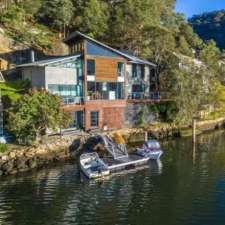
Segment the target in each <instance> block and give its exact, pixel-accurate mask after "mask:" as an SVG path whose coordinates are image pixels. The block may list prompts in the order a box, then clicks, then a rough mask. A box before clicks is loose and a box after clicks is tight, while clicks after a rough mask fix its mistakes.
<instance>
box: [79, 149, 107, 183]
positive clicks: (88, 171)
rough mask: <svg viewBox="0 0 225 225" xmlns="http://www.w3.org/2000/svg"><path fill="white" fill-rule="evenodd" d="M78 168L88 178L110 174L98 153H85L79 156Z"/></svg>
mask: <svg viewBox="0 0 225 225" xmlns="http://www.w3.org/2000/svg"><path fill="white" fill-rule="evenodd" d="M80 167H81V170H82V171H83V173H84V174H85V175H86V176H87V177H88V178H89V179H94V178H100V177H104V176H107V175H109V174H110V171H109V169H108V166H107V165H106V164H105V163H104V162H103V161H102V160H101V159H100V158H99V155H98V153H96V152H93V153H86V154H82V155H81V156H80Z"/></svg>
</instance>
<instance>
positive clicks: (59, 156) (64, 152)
mask: <svg viewBox="0 0 225 225" xmlns="http://www.w3.org/2000/svg"><path fill="white" fill-rule="evenodd" d="M86 138H87V136H83V137H74V136H65V137H62V138H60V137H59V136H57V137H55V138H52V139H51V140H48V141H46V143H43V144H40V145H39V146H38V147H18V149H16V150H12V151H10V152H7V153H0V175H8V174H16V173H19V172H25V171H28V170H31V169H34V168H40V167H42V166H44V165H46V164H49V163H51V162H57V161H61V160H68V159H71V158H74V157H75V156H76V155H77V154H79V152H80V150H81V149H82V146H83V144H84V143H85V142H86Z"/></svg>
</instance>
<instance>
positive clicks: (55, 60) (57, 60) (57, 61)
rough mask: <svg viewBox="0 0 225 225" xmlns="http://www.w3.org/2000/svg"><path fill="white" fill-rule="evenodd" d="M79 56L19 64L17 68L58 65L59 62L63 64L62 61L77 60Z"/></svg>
mask: <svg viewBox="0 0 225 225" xmlns="http://www.w3.org/2000/svg"><path fill="white" fill-rule="evenodd" d="M80 56H81V55H73V56H64V57H57V58H52V59H46V60H40V61H35V62H33V63H26V64H21V65H19V66H17V67H30V66H48V65H51V64H54V63H60V62H64V61H69V60H73V59H77V58H79V57H80Z"/></svg>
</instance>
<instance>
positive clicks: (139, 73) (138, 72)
mask: <svg viewBox="0 0 225 225" xmlns="http://www.w3.org/2000/svg"><path fill="white" fill-rule="evenodd" d="M132 77H138V78H142V79H143V78H144V77H145V66H144V65H137V64H133V65H132Z"/></svg>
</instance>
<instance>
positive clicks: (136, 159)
mask: <svg viewBox="0 0 225 225" xmlns="http://www.w3.org/2000/svg"><path fill="white" fill-rule="evenodd" d="M104 162H105V163H106V164H107V165H108V168H109V170H110V172H111V173H113V172H117V171H120V170H126V169H133V168H135V167H138V166H143V165H145V164H147V163H148V162H149V158H144V157H142V156H138V155H136V154H130V155H129V156H128V157H123V158H121V159H113V158H106V159H104Z"/></svg>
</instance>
